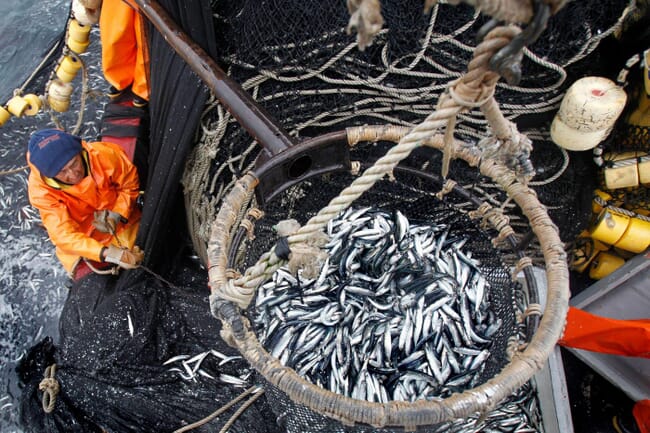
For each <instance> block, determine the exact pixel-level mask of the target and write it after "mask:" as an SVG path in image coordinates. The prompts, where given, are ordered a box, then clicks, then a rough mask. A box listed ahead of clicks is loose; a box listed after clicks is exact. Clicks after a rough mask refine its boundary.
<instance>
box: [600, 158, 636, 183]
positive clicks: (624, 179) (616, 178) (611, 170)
mask: <svg viewBox="0 0 650 433" xmlns="http://www.w3.org/2000/svg"><path fill="white" fill-rule="evenodd" d="M641 155H642V153H641V152H622V153H608V154H606V155H605V156H604V160H605V161H607V162H608V165H607V166H606V167H605V168H604V169H603V175H604V177H605V186H606V187H607V189H619V188H629V187H637V186H639V169H638V167H637V157H638V156H641Z"/></svg>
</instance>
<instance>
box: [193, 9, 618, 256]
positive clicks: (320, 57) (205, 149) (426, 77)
mask: <svg viewBox="0 0 650 433" xmlns="http://www.w3.org/2000/svg"><path fill="white" fill-rule="evenodd" d="M626 5H627V2H626V1H621V0H613V1H606V2H601V3H599V5H598V7H592V6H586V5H584V4H582V3H580V2H569V3H568V4H567V5H566V6H565V7H564V8H563V9H562V10H561V11H560V12H559V13H558V14H557V15H555V16H554V17H553V18H552V19H551V21H550V23H549V26H548V28H547V30H546V31H545V32H544V33H543V34H542V37H540V39H539V40H538V41H537V42H536V43H535V44H533V45H532V46H531V47H529V48H527V49H526V50H525V57H524V61H523V66H522V68H523V71H524V74H523V77H522V81H521V82H520V83H519V84H518V85H517V86H511V85H507V84H504V83H499V84H498V86H497V89H496V95H495V96H496V99H497V101H498V102H499V104H500V107H501V109H502V111H503V112H504V114H505V116H506V117H507V118H508V119H511V120H513V121H516V123H517V125H518V127H519V129H520V131H522V132H524V133H526V134H528V135H529V136H531V138H532V139H533V140H534V149H535V150H534V152H533V154H532V160H533V162H534V166H535V168H536V176H535V178H534V179H533V181H532V183H531V186H533V187H534V188H535V189H536V190H537V191H538V192H539V193H540V197H541V198H542V199H543V200H542V202H543V204H545V205H546V206H547V207H548V209H549V213H550V215H551V217H552V218H553V219H554V221H555V222H556V224H557V225H558V226H559V228H560V232H561V235H562V238H563V239H571V238H573V237H574V236H575V234H577V233H578V232H579V231H580V230H581V228H582V226H584V221H585V220H586V219H587V216H588V212H589V208H588V206H585V204H584V196H585V194H584V192H585V190H592V189H593V186H594V185H593V181H591V182H589V181H588V179H593V176H585V174H589V168H590V166H589V160H588V158H587V159H586V160H585V159H584V158H582V156H581V155H575V156H574V155H572V156H571V158H570V157H569V155H568V154H567V153H566V152H564V151H562V150H561V149H559V148H558V147H557V146H555V145H554V144H553V143H552V142H551V141H550V138H549V133H548V124H549V123H550V120H551V118H552V115H553V114H554V112H555V110H557V108H558V107H559V103H560V101H561V99H562V96H563V93H564V91H565V90H566V88H567V86H568V85H569V84H570V83H571V82H572V79H573V78H574V77H576V76H579V75H583V74H598V72H599V70H600V69H602V66H601V64H602V63H601V53H599V51H598V50H597V48H598V46H599V43H600V42H601V41H602V40H603V39H604V38H606V37H607V36H608V35H611V34H612V33H613V32H614V31H615V30H616V28H617V21H618V18H619V17H620V16H621V14H622V12H623V10H624V8H625V6H626ZM422 8H423V5H422V2H420V1H419V0H411V1H406V2H402V1H383V2H382V15H383V17H384V20H385V25H384V28H383V30H381V31H380V33H379V35H378V36H377V37H376V39H375V41H374V43H373V45H371V46H370V47H368V48H366V50H365V51H359V50H358V48H357V47H356V44H355V36H354V35H348V34H347V33H346V31H345V28H346V25H347V22H348V19H349V14H348V12H347V10H346V8H345V5H344V4H343V3H341V2H313V3H309V5H305V3H304V2H300V4H297V3H295V2H292V1H273V2H265V3H264V5H263V6H261V5H259V4H257V3H254V2H241V3H237V4H229V3H228V2H215V3H214V5H213V10H214V12H215V28H216V29H217V40H218V44H219V47H220V51H219V58H218V61H219V63H220V64H221V65H223V67H224V69H225V70H226V71H227V72H228V74H229V75H230V76H231V77H233V78H234V79H235V80H236V81H237V82H239V83H241V84H242V85H243V87H244V89H246V90H247V91H248V92H249V93H250V94H251V95H253V97H254V98H255V99H256V100H257V101H258V102H259V103H260V104H261V105H262V106H263V107H264V108H265V109H266V110H267V111H268V112H269V113H271V114H272V115H273V116H274V117H275V118H276V119H277V120H278V122H279V123H280V124H281V125H282V126H283V127H284V128H285V130H286V131H288V132H289V134H290V135H292V136H294V137H296V138H297V139H304V138H306V137H310V136H316V135H320V134H323V133H326V132H329V131H333V130H340V129H343V128H344V127H348V126H352V125H361V124H384V123H390V124H396V125H403V126H413V125H415V124H417V123H419V121H421V120H422V119H423V118H424V117H425V116H426V115H428V114H430V113H431V112H432V111H433V109H434V107H435V104H436V102H437V99H438V97H439V95H440V94H441V93H442V92H443V90H444V89H445V88H446V86H447V84H448V83H449V82H450V81H451V80H453V79H456V78H458V77H459V76H460V75H461V74H462V73H463V72H464V71H465V69H466V65H467V62H468V60H469V59H470V57H471V53H472V50H473V49H474V47H475V46H476V41H475V36H476V32H477V30H478V29H479V28H480V26H481V25H482V24H483V23H485V21H486V18H485V17H483V16H481V15H479V14H477V13H476V12H475V11H474V10H473V9H472V8H470V7H468V6H464V5H459V6H456V7H452V6H450V5H447V4H438V5H436V6H435V7H434V8H433V11H432V13H431V14H428V15H427V14H424V13H423V12H422ZM323 17H326V19H324V18H323ZM287 29H291V31H287ZM456 130H457V135H458V136H459V137H460V138H462V139H465V140H469V141H475V140H478V139H479V138H481V137H484V136H485V134H486V122H485V120H484V118H483V116H482V114H481V113H480V111H479V110H478V109H474V110H471V111H470V112H467V113H464V114H461V115H460V116H459V124H457V127H456ZM259 152H260V147H259V145H258V143H256V142H255V140H254V139H252V138H251V137H250V136H249V135H248V134H247V133H246V132H245V131H244V130H243V129H242V128H241V127H240V126H239V125H237V124H236V123H235V122H234V121H233V119H232V117H231V116H230V115H229V114H228V112H227V111H226V110H225V109H224V108H223V106H221V105H220V104H219V103H218V102H217V101H216V100H212V101H211V103H209V104H208V105H207V107H206V110H205V111H204V115H203V119H202V130H201V136H200V143H199V145H198V146H197V148H196V149H195V152H194V154H193V155H192V157H191V159H190V161H189V162H188V167H191V170H187V171H186V175H185V178H184V185H185V191H186V194H187V197H188V200H189V202H190V203H191V206H189V209H191V211H190V217H189V219H190V220H191V224H192V227H193V229H194V233H195V236H196V238H197V240H196V241H195V242H196V243H197V244H199V245H201V244H202V245H205V242H206V241H207V238H208V237H209V232H210V224H211V222H212V221H213V217H214V215H215V213H216V211H215V209H218V205H219V203H220V201H221V199H222V198H223V196H224V195H225V194H226V193H227V192H228V191H229V190H230V188H231V187H232V185H233V184H234V182H235V180H236V179H237V178H238V177H240V175H241V174H242V173H244V172H246V171H247V170H248V169H250V168H251V167H253V165H254V161H255V158H256V157H257V156H258V154H259ZM592 174H593V173H592ZM464 177H467V178H468V179H469V180H468V181H467V182H466V185H468V186H469V187H470V188H473V192H474V193H475V194H477V195H478V196H480V197H482V198H483V199H484V200H486V201H489V202H493V203H495V202H498V203H500V204H504V205H505V209H506V210H507V211H508V212H511V211H513V210H514V206H512V205H511V204H510V203H507V202H506V199H505V197H504V195H503V194H501V192H500V191H499V189H498V188H497V187H496V186H495V185H494V184H493V183H492V182H489V181H487V180H485V179H480V178H477V177H476V176H475V175H471V174H469V175H466V176H464ZM461 180H462V179H461ZM588 184H589V185H588ZM206 185H207V187H206ZM576 186H577V187H576ZM512 224H513V227H515V229H516V230H518V231H520V232H526V231H528V230H529V227H528V225H527V223H526V222H525V220H524V219H521V218H519V217H518V216H517V214H516V212H513V222H512ZM528 254H529V255H532V256H535V255H536V250H535V248H533V249H531V251H528ZM538 262H539V261H538Z"/></svg>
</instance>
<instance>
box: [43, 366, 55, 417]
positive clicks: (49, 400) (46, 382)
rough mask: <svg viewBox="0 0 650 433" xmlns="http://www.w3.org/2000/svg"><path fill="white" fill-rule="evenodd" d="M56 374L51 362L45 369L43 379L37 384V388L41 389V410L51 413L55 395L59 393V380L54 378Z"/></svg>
mask: <svg viewBox="0 0 650 433" xmlns="http://www.w3.org/2000/svg"><path fill="white" fill-rule="evenodd" d="M55 374H56V364H52V365H50V366H49V367H47V368H46V369H45V373H44V374H43V376H44V379H43V380H41V383H39V384H38V389H39V390H41V391H43V399H42V400H41V403H42V404H43V411H44V412H45V413H52V411H53V410H54V405H55V404H56V396H57V395H58V394H59V389H60V388H59V382H57V380H56V379H55V378H54V375H55Z"/></svg>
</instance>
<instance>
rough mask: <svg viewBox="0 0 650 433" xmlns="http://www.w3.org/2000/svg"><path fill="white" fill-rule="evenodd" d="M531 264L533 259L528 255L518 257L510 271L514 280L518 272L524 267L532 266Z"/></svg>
mask: <svg viewBox="0 0 650 433" xmlns="http://www.w3.org/2000/svg"><path fill="white" fill-rule="evenodd" d="M532 265H533V260H532V259H531V258H530V257H528V256H525V257H522V258H520V259H519V260H518V261H517V264H516V265H515V268H514V270H513V271H512V279H513V280H515V279H516V278H517V275H519V273H520V272H521V271H523V270H524V268H525V267H527V266H532Z"/></svg>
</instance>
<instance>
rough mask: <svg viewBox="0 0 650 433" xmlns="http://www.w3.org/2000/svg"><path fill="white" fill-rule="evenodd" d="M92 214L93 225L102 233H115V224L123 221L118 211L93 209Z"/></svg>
mask: <svg viewBox="0 0 650 433" xmlns="http://www.w3.org/2000/svg"><path fill="white" fill-rule="evenodd" d="M94 216H95V219H94V220H93V226H95V228H96V229H97V230H99V231H100V232H102V233H110V234H115V231H116V230H117V224H118V223H119V222H124V221H125V219H124V217H122V215H120V214H119V213H117V212H113V211H110V210H106V209H104V210H97V211H95V213H94Z"/></svg>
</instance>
